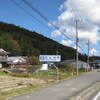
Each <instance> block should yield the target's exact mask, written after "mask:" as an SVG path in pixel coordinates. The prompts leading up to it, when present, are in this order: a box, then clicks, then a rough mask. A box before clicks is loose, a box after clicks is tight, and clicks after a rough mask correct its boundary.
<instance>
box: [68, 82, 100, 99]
mask: <svg viewBox="0 0 100 100" xmlns="http://www.w3.org/2000/svg"><path fill="white" fill-rule="evenodd" d="M99 89H100V82H97V83H95V84H94V85H92V86H91V87H89V88H87V89H85V90H84V91H83V92H81V93H79V94H77V95H76V96H73V97H71V98H70V100H88V99H89V98H90V97H91V96H92V94H94V93H95V92H96V91H98V90H99Z"/></svg>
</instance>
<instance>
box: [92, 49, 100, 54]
mask: <svg viewBox="0 0 100 100" xmlns="http://www.w3.org/2000/svg"><path fill="white" fill-rule="evenodd" d="M90 54H91V55H98V54H99V52H98V51H97V50H95V49H94V48H92V49H90Z"/></svg>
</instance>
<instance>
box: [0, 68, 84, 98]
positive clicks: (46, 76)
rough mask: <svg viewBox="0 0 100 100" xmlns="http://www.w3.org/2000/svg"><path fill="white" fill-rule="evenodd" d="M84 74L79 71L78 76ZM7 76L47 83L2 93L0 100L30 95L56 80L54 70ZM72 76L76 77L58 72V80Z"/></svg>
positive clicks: (72, 73) (82, 71)
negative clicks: (34, 79) (35, 79)
mask: <svg viewBox="0 0 100 100" xmlns="http://www.w3.org/2000/svg"><path fill="white" fill-rule="evenodd" d="M84 73H85V71H84V70H81V71H79V74H84ZM0 75H8V74H7V73H4V72H2V71H0ZM9 75H11V76H14V77H19V78H20V77H25V78H29V77H31V78H38V79H43V80H46V81H47V83H46V84H41V85H31V84H29V85H28V87H27V88H24V89H21V90H12V91H9V92H5V93H2V94H1V95H0V100H4V99H6V98H9V97H13V96H17V95H20V94H26V93H30V92H32V91H36V90H37V89H39V88H42V87H46V86H48V85H50V84H51V83H54V82H55V81H56V79H57V73H56V70H48V71H40V72H38V73H30V74H16V73H12V74H9ZM73 76H76V72H71V71H66V70H59V80H65V79H69V78H71V77H73ZM19 85H20V84H19ZM21 85H22V84H21Z"/></svg>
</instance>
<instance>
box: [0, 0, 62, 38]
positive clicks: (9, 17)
mask: <svg viewBox="0 0 100 100" xmlns="http://www.w3.org/2000/svg"><path fill="white" fill-rule="evenodd" d="M16 1H17V2H18V3H19V4H20V5H21V6H23V7H24V8H25V9H27V11H29V12H30V13H31V14H33V15H34V16H35V17H37V18H38V19H39V20H41V22H42V23H45V24H46V25H47V24H48V23H46V22H45V21H44V20H43V19H42V18H40V17H39V16H38V15H37V14H36V13H35V12H33V11H32V10H31V9H29V8H28V7H27V6H25V5H24V4H23V3H22V2H20V1H21V0H16ZM63 1H64V0H30V3H32V5H33V6H34V7H35V8H37V9H38V10H39V11H40V12H42V13H43V14H44V15H45V16H46V17H47V18H48V19H49V20H50V21H51V22H52V21H53V20H56V18H57V16H58V15H59V11H58V9H59V6H60V4H61V3H63ZM0 12H1V13H0V21H4V22H7V23H12V24H15V25H19V26H21V27H25V28H27V29H29V30H32V31H37V32H39V33H41V34H43V35H45V36H47V37H51V32H50V31H49V30H48V28H47V27H45V26H43V25H41V24H40V23H38V22H37V21H36V20H34V19H33V18H32V17H31V16H29V15H28V14H27V13H26V12H24V11H23V10H22V9H20V8H19V7H17V6H16V5H14V4H13V3H12V2H11V0H2V1H1V3H0Z"/></svg>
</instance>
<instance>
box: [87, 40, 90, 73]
mask: <svg viewBox="0 0 100 100" xmlns="http://www.w3.org/2000/svg"><path fill="white" fill-rule="evenodd" d="M87 45H88V55H87V71H88V68H89V55H90V41H89V40H88V43H87Z"/></svg>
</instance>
